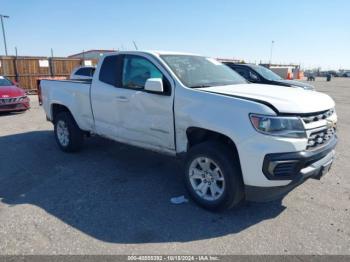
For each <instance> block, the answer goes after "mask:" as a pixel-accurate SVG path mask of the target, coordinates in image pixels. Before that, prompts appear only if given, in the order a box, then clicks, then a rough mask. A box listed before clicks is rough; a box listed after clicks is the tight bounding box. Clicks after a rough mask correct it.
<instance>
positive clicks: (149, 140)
mask: <svg viewBox="0 0 350 262" xmlns="http://www.w3.org/2000/svg"><path fill="white" fill-rule="evenodd" d="M121 64H122V70H121V77H120V78H121V81H120V82H119V83H118V86H117V90H118V95H117V96H116V97H115V99H116V110H117V111H118V114H117V115H116V122H115V125H116V128H117V129H119V137H120V139H121V140H123V141H125V142H127V143H130V144H134V145H138V146H142V147H146V148H149V149H155V150H157V151H165V152H174V151H175V143H174V114H173V100H174V83H173V81H172V78H171V77H170V76H169V74H168V72H166V70H164V68H163V67H162V66H161V65H160V64H159V63H158V61H157V60H156V59H154V58H153V57H151V56H148V55H146V54H145V55H124V56H123V61H122V63H121ZM149 78H162V80H163V85H164V93H161V94H155V93H149V92H147V91H145V90H144V87H145V83H146V81H147V79H149Z"/></svg>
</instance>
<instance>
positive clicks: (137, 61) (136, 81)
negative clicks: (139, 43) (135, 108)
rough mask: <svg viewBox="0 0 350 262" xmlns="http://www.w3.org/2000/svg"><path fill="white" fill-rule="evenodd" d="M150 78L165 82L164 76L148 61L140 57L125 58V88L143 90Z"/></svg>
mask: <svg viewBox="0 0 350 262" xmlns="http://www.w3.org/2000/svg"><path fill="white" fill-rule="evenodd" d="M149 78H162V79H163V80H164V77H163V74H162V73H161V72H160V71H159V70H158V68H157V67H156V66H155V65H154V64H152V63H151V62H150V61H148V60H147V59H145V58H142V57H138V56H125V58H124V63H123V71H122V86H123V87H125V88H133V89H143V88H144V87H145V83H146V81H147V79H149ZM163 82H164V81H163Z"/></svg>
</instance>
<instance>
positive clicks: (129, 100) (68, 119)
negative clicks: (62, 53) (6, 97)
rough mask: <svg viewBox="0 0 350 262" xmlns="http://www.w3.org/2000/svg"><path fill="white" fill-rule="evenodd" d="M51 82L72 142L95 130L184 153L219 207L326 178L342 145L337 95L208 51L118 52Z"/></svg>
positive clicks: (51, 114) (206, 201) (54, 111)
mask: <svg viewBox="0 0 350 262" xmlns="http://www.w3.org/2000/svg"><path fill="white" fill-rule="evenodd" d="M41 88H42V90H41V91H42V99H43V107H44V110H45V112H46V116H47V119H48V120H49V121H52V122H53V124H54V133H55V137H56V141H57V144H58V146H59V147H60V148H61V149H62V150H63V151H66V152H73V151H78V150H79V149H81V147H82V145H83V140H84V136H85V134H90V133H94V134H98V135H101V136H104V137H107V138H110V139H112V140H116V141H119V142H122V143H126V144H130V145H134V146H139V147H142V148H146V149H149V150H155V151H158V152H161V153H164V154H169V155H172V156H179V157H181V158H183V159H184V161H185V172H184V173H185V181H186V185H187V188H188V190H189V193H190V195H191V196H192V197H193V199H194V200H195V201H196V202H197V203H198V204H199V205H201V206H203V207H205V208H207V209H211V210H218V209H226V208H230V207H233V206H236V205H237V204H238V203H240V202H241V201H243V200H244V199H246V200H257V201H267V200H272V199H276V198H279V197H282V196H283V195H285V194H287V193H288V192H289V191H290V190H292V189H293V188H295V187H296V186H298V185H299V184H301V183H302V182H303V181H305V180H306V179H308V178H316V179H320V177H321V176H323V175H324V174H326V173H327V172H328V170H329V168H330V166H331V164H332V162H333V158H334V154H335V151H334V149H335V146H336V143H337V136H336V122H337V115H336V112H335V110H334V106H335V104H334V101H333V100H332V98H330V97H329V96H328V95H326V94H323V93H319V92H316V91H315V92H310V91H306V90H304V89H300V88H281V87H280V86H275V85H261V84H250V83H247V81H246V80H245V79H243V78H242V77H241V76H240V75H239V74H237V73H235V72H234V71H233V70H231V69H229V68H228V67H227V66H225V65H223V64H221V63H219V62H217V61H216V60H214V59H211V58H208V57H202V56H198V55H191V54H181V53H171V52H142V51H133V52H131V51H130V52H126V51H125V52H118V53H112V54H108V55H105V56H104V57H103V58H101V59H100V62H99V64H98V66H97V68H96V72H95V74H94V77H93V80H92V82H91V83H87V82H83V81H80V82H79V81H55V80H42V81H41ZM310 101H312V102H310ZM135 161H137V160H135Z"/></svg>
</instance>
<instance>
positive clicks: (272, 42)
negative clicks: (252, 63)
mask: <svg viewBox="0 0 350 262" xmlns="http://www.w3.org/2000/svg"><path fill="white" fill-rule="evenodd" d="M274 43H275V41H274V40H272V41H271V49H270V61H269V65H270V66H271V61H272V51H273V44H274Z"/></svg>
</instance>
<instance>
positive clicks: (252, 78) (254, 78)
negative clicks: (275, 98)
mask: <svg viewBox="0 0 350 262" xmlns="http://www.w3.org/2000/svg"><path fill="white" fill-rule="evenodd" d="M248 80H249V81H251V82H254V83H257V82H260V77H259V76H258V74H257V73H255V72H254V71H252V70H249V78H248Z"/></svg>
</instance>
